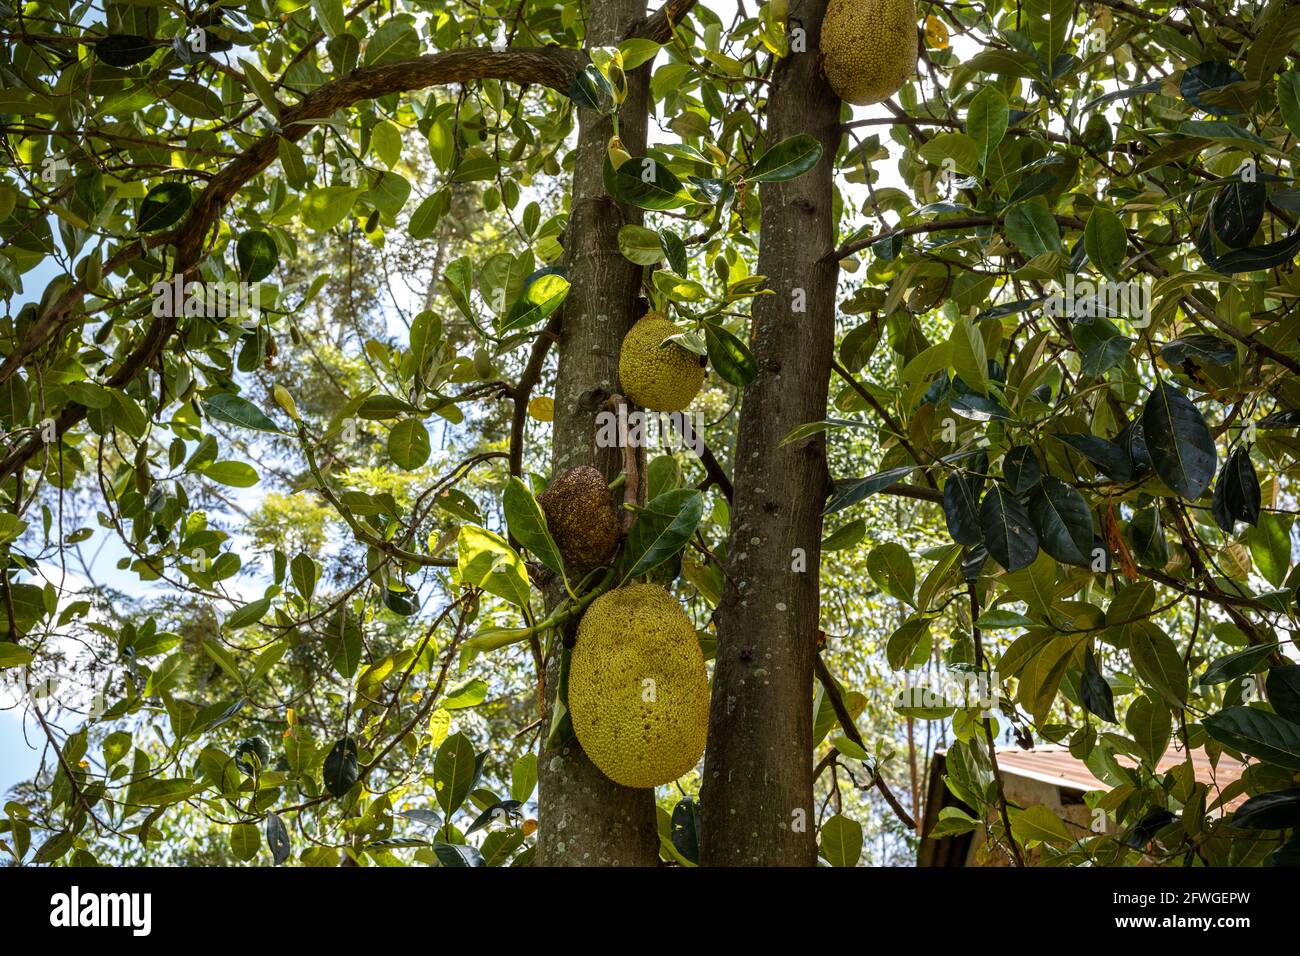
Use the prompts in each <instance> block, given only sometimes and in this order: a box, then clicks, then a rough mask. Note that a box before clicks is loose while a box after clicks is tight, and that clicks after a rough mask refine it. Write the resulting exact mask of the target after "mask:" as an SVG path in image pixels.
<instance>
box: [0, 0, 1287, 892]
mask: <svg viewBox="0 0 1300 956" xmlns="http://www.w3.org/2000/svg"><path fill="white" fill-rule="evenodd" d="M0 10H2V11H3V16H4V23H5V26H4V32H5V36H6V40H7V43H6V45H5V46H4V48H3V49H0V79H2V80H3V83H0V146H2V147H3V151H4V157H5V165H4V170H3V173H2V174H0V293H3V296H4V300H5V305H6V314H5V319H4V322H3V324H0V355H2V356H3V358H2V359H0V427H2V428H3V434H4V437H5V445H4V447H3V449H0V506H2V510H0V568H2V569H3V573H2V574H0V599H2V600H3V611H2V612H0V680H2V683H0V706H3V708H4V711H3V712H0V753H4V754H6V760H5V761H4V763H5V774H6V776H0V787H4V788H5V789H6V790H7V794H6V797H5V801H4V814H3V816H0V851H3V852H4V853H6V854H7V855H8V856H9V857H10V858H12V860H13V861H14V862H19V863H41V864H46V863H48V864H72V865H82V864H93V863H109V864H116V865H130V864H139V863H153V864H160V863H164V864H191V865H197V864H207V863H231V862H237V863H247V864H260V865H266V864H274V865H282V864H285V865H287V864H297V865H311V866H336V865H346V866H354V865H355V866H360V865H374V864H379V865H410V864H424V865H439V866H501V865H512V866H527V865H532V864H537V865H625V866H653V865H670V866H697V865H709V866H726V865H789V866H814V865H822V864H829V865H833V866H851V865H855V864H859V863H872V864H898V863H911V862H912V861H914V860H915V858H916V854H917V852H918V848H923V847H924V846H927V845H928V846H934V845H935V843H936V842H937V841H959V842H961V844H962V845H963V846H964V845H966V844H967V843H969V845H970V846H971V848H972V849H971V853H972V858H973V859H976V860H978V861H980V862H987V863H992V864H997V865H1013V866H1027V865H1054V866H1061V865H1072V866H1097V865H1124V866H1132V865H1137V864H1140V863H1141V864H1156V865H1241V866H1247V865H1249V866H1255V865H1283V864H1295V863H1296V862H1297V861H1300V836H1297V828H1300V796H1298V794H1300V776H1298V775H1300V663H1297V661H1300V654H1297V621H1298V620H1300V604H1298V602H1300V565H1297V563H1296V543H1295V542H1296V534H1295V521H1294V518H1295V514H1296V512H1297V510H1298V509H1297V501H1296V485H1295V478H1296V475H1297V467H1298V466H1297V456H1298V455H1300V443H1298V439H1297V429H1300V375H1297V373H1300V314H1297V310H1296V303H1297V302H1298V301H1300V279H1298V278H1297V274H1296V272H1295V269H1294V260H1295V257H1296V255H1297V253H1300V222H1298V220H1297V217H1298V216H1300V198H1298V197H1300V190H1297V189H1296V188H1295V185H1294V182H1293V178H1294V177H1295V175H1296V169H1297V166H1298V165H1300V149H1298V148H1297V146H1296V138H1297V137H1300V48H1298V47H1297V41H1300V7H1296V6H1295V5H1293V4H1290V3H1287V2H1283V0H1255V2H1243V3H1233V4H1228V3H1224V2H1214V0H1210V2H1204V3H1200V2H1198V3H1195V4H1177V3H1173V2H1161V0H1157V2H1154V3H1142V4H1129V3H1123V2H1110V0H1081V2H1079V3H1075V2H1073V0H989V2H983V3H966V4H947V3H939V2H927V0H919V2H913V0H768V2H763V3H758V4H745V3H733V2H722V0H717V2H702V3H701V2H694V0H666V2H664V3H663V5H662V6H658V7H654V6H650V5H648V4H647V3H646V0H601V2H599V3H596V2H590V3H577V2H570V3H566V2H558V0H525V2H522V3H510V4H505V3H498V4H494V3H479V2H474V3H468V2H466V3H461V2H454V0H449V2H428V0H394V2H392V3H390V4H389V5H387V6H384V5H379V4H375V3H373V2H372V0H358V2H357V3H356V4H355V5H353V6H351V7H345V6H344V5H343V4H342V3H341V0H275V2H274V3H271V2H268V0H244V2H235V3H221V4H210V5H197V6H193V7H191V6H175V5H171V6H164V5H158V4H155V3H152V2H147V0H139V2H127V0H110V2H107V3H105V4H103V5H102V7H93V8H92V7H76V6H69V5H68V4H65V3H59V2H51V0H32V2H30V3H26V4H22V5H20V6H11V7H0ZM1044 748H1047V749H1049V750H1050V751H1051V752H1053V753H1057V754H1063V755H1065V756H1067V757H1069V758H1071V759H1073V760H1074V761H1076V762H1077V763H1078V765H1079V766H1080V767H1082V768H1084V769H1085V770H1086V772H1087V773H1088V774H1090V775H1091V777H1092V778H1093V779H1094V780H1095V785H1094V786H1092V787H1091V788H1090V789H1089V790H1087V792H1086V793H1084V794H1083V795H1082V796H1081V799H1082V801H1083V802H1082V804H1080V805H1078V806H1075V807H1064V806H1057V805H1048V804H1046V803H1042V802H1034V801H1033V800H1030V799H1027V798H1026V797H1025V795H1024V794H1025V791H1024V789H1023V788H1017V787H1015V786H1013V785H1012V781H1011V780H1010V779H1009V774H1008V773H1007V772H1006V767H1007V766H1008V763H1007V757H1006V755H1007V754H1008V752H1009V751H1012V750H1025V751H1033V750H1039V751H1041V750H1043V749H1044ZM10 752H12V753H14V754H18V755H20V756H16V757H15V758H14V759H13V760H12V761H11V760H9V758H8V756H7V755H8V754H9V753H10ZM940 757H941V759H939V758H940ZM1000 758H1002V759H1000Z"/></svg>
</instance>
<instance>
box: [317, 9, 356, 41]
mask: <svg viewBox="0 0 1300 956" xmlns="http://www.w3.org/2000/svg"><path fill="white" fill-rule="evenodd" d="M311 9H312V12H313V13H315V14H316V22H317V23H319V24H320V25H321V29H323V30H324V31H325V36H327V37H329V38H330V39H331V40H333V39H334V38H335V37H336V36H338V35H339V34H340V33H342V32H344V30H346V29H347V22H346V20H345V19H344V16H343V0H311Z"/></svg>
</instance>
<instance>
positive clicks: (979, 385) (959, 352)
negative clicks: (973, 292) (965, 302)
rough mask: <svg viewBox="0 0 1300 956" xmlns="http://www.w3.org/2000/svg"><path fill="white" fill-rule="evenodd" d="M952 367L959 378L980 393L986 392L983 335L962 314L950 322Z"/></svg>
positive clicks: (949, 338)
mask: <svg viewBox="0 0 1300 956" xmlns="http://www.w3.org/2000/svg"><path fill="white" fill-rule="evenodd" d="M948 343H949V346H950V348H951V352H950V359H951V362H952V367H953V368H954V369H955V370H956V372H957V375H958V376H960V378H961V380H962V381H963V382H965V383H966V384H967V385H969V386H970V387H971V389H973V390H974V391H975V392H977V393H978V394H980V395H987V394H988V384H987V381H986V379H987V374H988V373H987V369H988V353H987V352H986V351H985V348H984V337H983V336H982V335H980V330H979V329H978V328H977V327H976V325H975V323H974V322H972V321H971V320H970V319H968V318H966V317H965V316H962V317H961V318H958V319H957V320H956V321H954V322H953V324H952V332H951V334H950V335H949V337H948Z"/></svg>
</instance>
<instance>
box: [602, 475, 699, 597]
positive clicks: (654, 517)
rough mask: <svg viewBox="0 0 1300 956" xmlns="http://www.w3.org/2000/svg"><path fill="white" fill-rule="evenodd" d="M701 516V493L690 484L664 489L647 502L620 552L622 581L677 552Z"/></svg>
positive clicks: (688, 538)
mask: <svg viewBox="0 0 1300 956" xmlns="http://www.w3.org/2000/svg"><path fill="white" fill-rule="evenodd" d="M703 516H704V496H703V495H702V494H700V493H699V492H698V491H696V490H695V489H694V488H679V489H677V490H675V491H668V492H665V493H664V494H662V495H660V496H659V497H658V498H655V499H654V500H653V501H651V502H650V503H649V504H647V505H646V506H645V508H644V509H642V510H641V511H640V512H639V513H638V514H637V517H636V521H634V522H632V528H631V530H630V531H629V532H628V536H627V543H626V545H625V546H624V556H623V561H624V565H625V566H626V567H627V569H628V570H627V572H626V573H625V574H624V575H623V577H622V582H627V581H629V580H631V579H632V578H636V577H639V576H641V575H643V574H646V573H648V572H650V571H653V570H654V569H655V568H657V567H658V566H659V565H661V564H663V563H664V562H665V561H667V560H669V559H670V558H671V557H672V556H673V555H675V554H677V552H679V551H680V550H681V549H682V548H683V547H685V546H686V542H687V541H689V540H690V539H691V535H693V534H694V533H695V528H696V527H697V526H698V525H699V523H700V519H701V518H702V517H703Z"/></svg>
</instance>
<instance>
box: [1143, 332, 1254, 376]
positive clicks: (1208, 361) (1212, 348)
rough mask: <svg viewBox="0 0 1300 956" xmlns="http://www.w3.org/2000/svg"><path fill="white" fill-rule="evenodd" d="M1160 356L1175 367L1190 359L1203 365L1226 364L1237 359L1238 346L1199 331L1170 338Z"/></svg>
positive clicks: (1171, 366)
mask: <svg viewBox="0 0 1300 956" xmlns="http://www.w3.org/2000/svg"><path fill="white" fill-rule="evenodd" d="M1160 357H1161V358H1163V359H1164V360H1165V363H1166V364H1167V365H1168V366H1169V367H1170V368H1175V369H1176V368H1181V367H1182V364H1183V363H1184V362H1186V361H1189V360H1191V361H1194V362H1198V363H1200V364H1202V365H1218V366H1224V365H1231V364H1232V363H1233V362H1235V361H1236V360H1237V347H1236V346H1235V345H1233V344H1232V343H1231V342H1227V341H1224V340H1223V339H1221V338H1219V337H1218V336H1217V335H1207V334H1204V333H1199V332H1198V333H1194V334H1192V335H1184V336H1180V337H1179V338H1176V339H1172V340H1170V341H1169V342H1167V343H1166V344H1165V345H1163V346H1161V348H1160Z"/></svg>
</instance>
